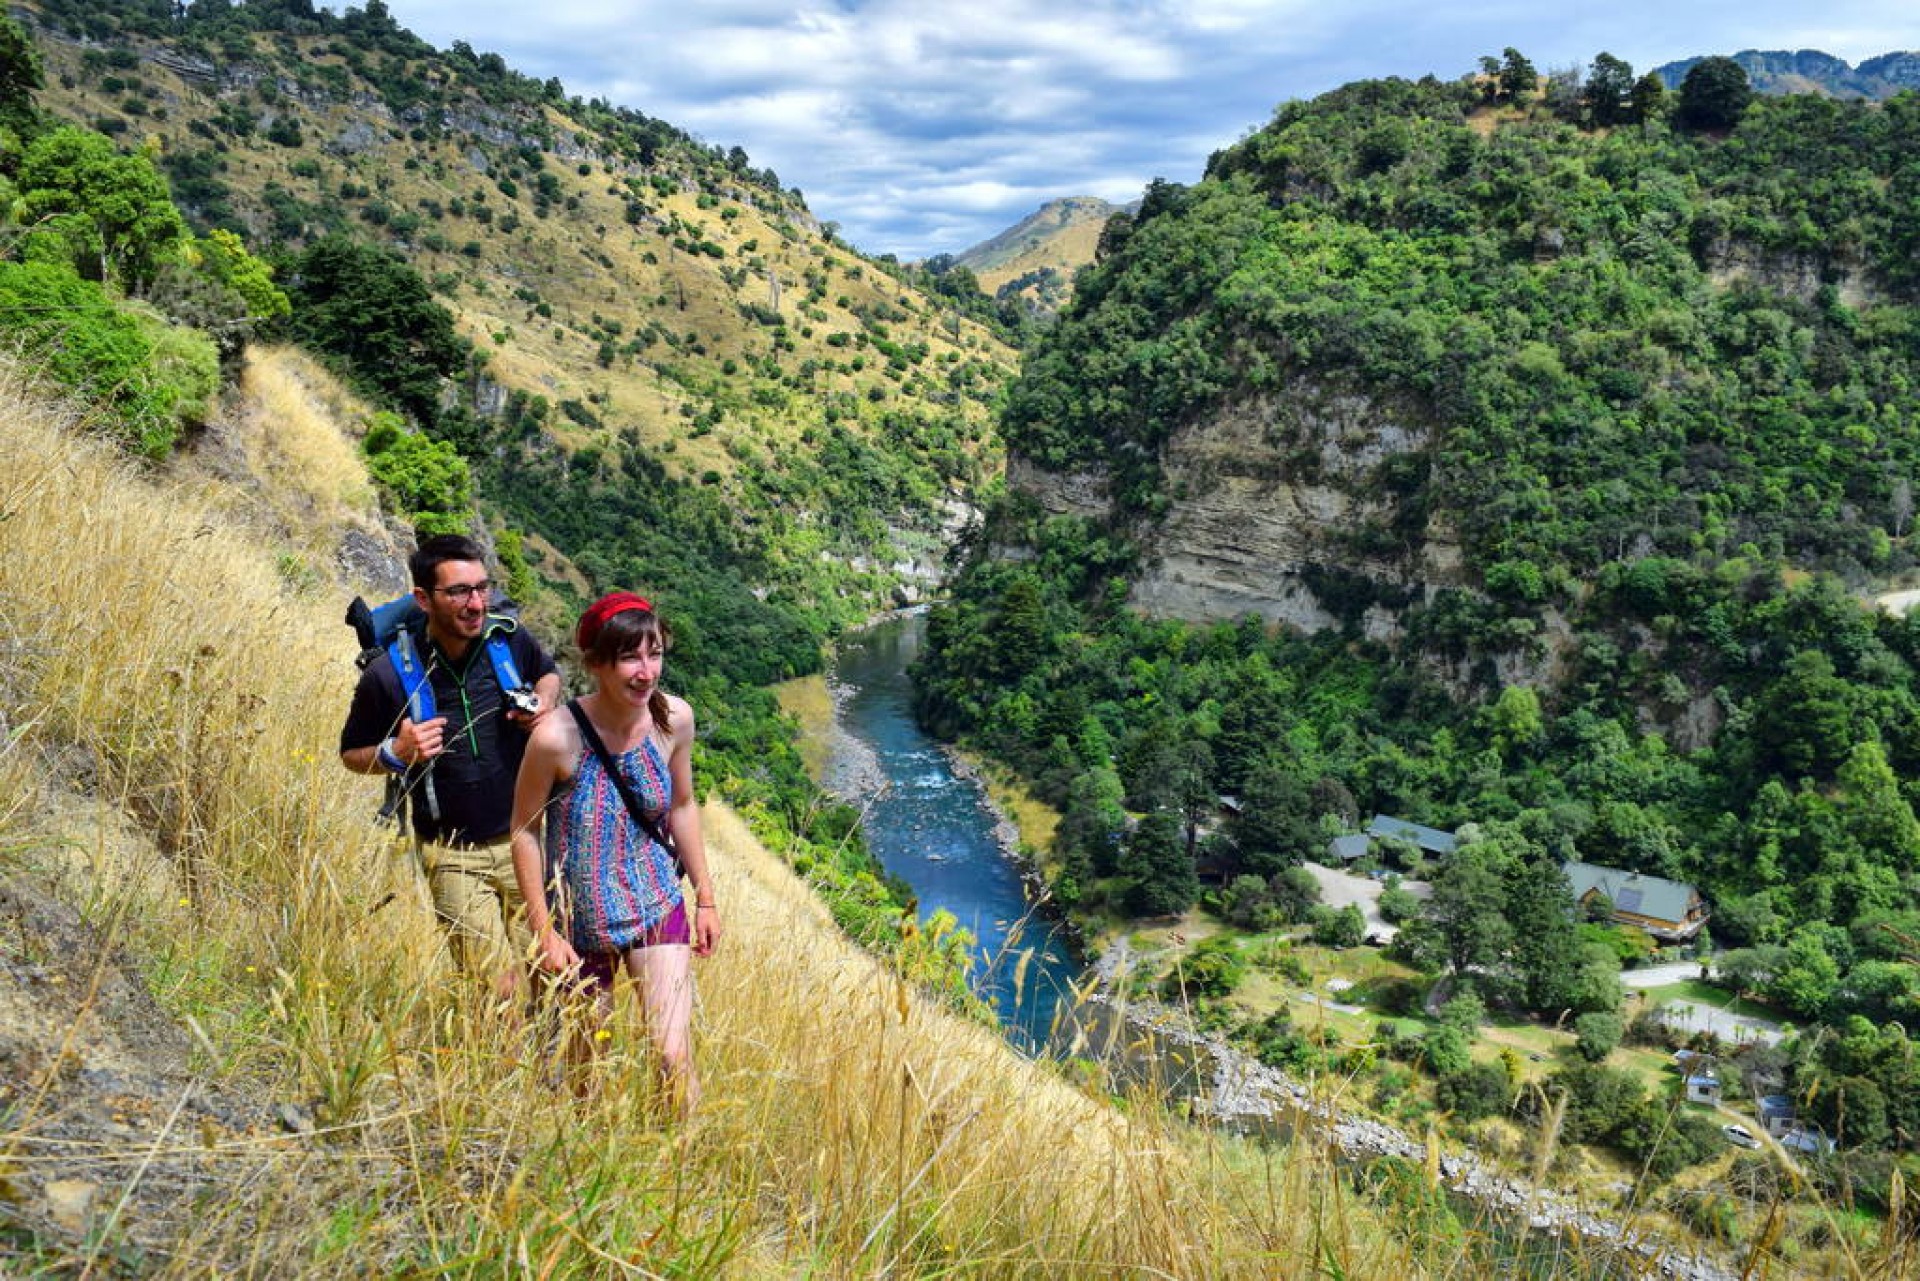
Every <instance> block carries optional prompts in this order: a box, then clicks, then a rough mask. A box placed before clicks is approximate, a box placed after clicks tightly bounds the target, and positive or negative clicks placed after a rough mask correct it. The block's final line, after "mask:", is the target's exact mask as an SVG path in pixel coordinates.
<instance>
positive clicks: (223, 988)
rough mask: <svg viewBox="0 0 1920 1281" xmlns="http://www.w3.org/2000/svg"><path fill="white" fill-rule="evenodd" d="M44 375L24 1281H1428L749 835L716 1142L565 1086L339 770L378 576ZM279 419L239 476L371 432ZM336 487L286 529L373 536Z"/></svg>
mask: <svg viewBox="0 0 1920 1281" xmlns="http://www.w3.org/2000/svg"><path fill="white" fill-rule="evenodd" d="M289 372H290V371H289V370H288V369H287V368H286V367H285V366H281V367H280V368H279V369H277V370H276V369H275V368H271V367H269V368H261V369H258V370H256V371H255V372H254V374H253V376H252V381H253V384H254V385H255V386H256V387H264V388H273V389H275V391H276V394H279V395H292V396H296V397H297V396H299V395H301V394H303V393H301V392H300V391H299V390H298V389H297V388H290V387H288V386H286V385H285V384H286V382H287V375H288V373H289ZM291 372H292V373H295V374H297V373H298V371H297V369H295V370H292V371H291ZM22 383H23V379H22V377H21V371H20V370H19V368H18V367H17V366H16V365H14V364H13V363H11V362H8V361H4V360H0V511H4V512H5V513H6V517H7V528H8V530H9V531H10V532H9V535H8V538H9V542H8V554H7V555H6V556H5V557H4V558H0V618H4V619H5V620H6V623H5V629H4V633H0V638H3V639H4V643H5V644H6V646H7V647H8V652H9V655H10V661H9V662H8V663H7V664H6V665H5V667H4V670H3V671H0V727H4V729H3V731H0V919H4V920H5V921H6V922H7V928H6V929H5V930H4V931H0V1062H4V1063H5V1064H6V1065H7V1070H6V1071H5V1072H4V1073H0V1270H4V1271H6V1272H7V1273H8V1274H9V1275H12V1274H14V1273H15V1272H19V1273H25V1274H33V1273H40V1272H48V1273H66V1272H86V1271H89V1270H91V1271H93V1272H94V1273H95V1274H100V1273H108V1272H110V1273H111V1274H113V1275H203V1274H207V1273H210V1272H211V1273H220V1274H234V1273H245V1274H253V1275H266V1274H271V1275H275V1276H331V1275H338V1274H340V1272H342V1271H353V1272H368V1273H379V1274H393V1273H402V1272H417V1271H433V1270H448V1269H450V1270H457V1271H467V1270H476V1269H477V1270H481V1271H495V1270H497V1271H502V1272H510V1271H518V1270H524V1269H525V1268H526V1267H528V1266H529V1264H528V1262H527V1261H528V1260H530V1259H532V1260H540V1261H542V1264H541V1265H542V1266H546V1267H549V1268H555V1267H564V1268H570V1269H577V1270H581V1271H589V1272H598V1271H601V1270H602V1265H604V1268H605V1269H607V1270H620V1271H627V1270H632V1269H634V1268H644V1269H645V1270H647V1271H650V1272H656V1273H658V1272H670V1271H680V1272H685V1273H688V1274H698V1275H703V1276H715V1275H719V1276H765V1275H770V1274H788V1273H796V1272H817V1273H827V1274H833V1275H852V1274H865V1273H869V1272H885V1273H918V1272H922V1271H926V1270H932V1269H959V1270H962V1271H980V1272H984V1273H994V1272H1002V1271H1011V1272H1018V1273H1022V1274H1034V1275H1063V1276H1070V1275H1094V1274H1102V1273H1105V1272H1107V1271H1110V1270H1111V1269H1113V1268H1114V1267H1121V1268H1139V1269H1144V1270H1153V1271H1157V1272H1164V1273H1169V1274H1174V1275H1215V1276H1262V1275H1268V1274H1270V1271H1271V1268H1272V1266H1273V1259H1274V1258H1276V1257H1282V1258H1294V1257H1313V1258H1316V1259H1319V1258H1331V1259H1335V1260H1337V1261H1338V1263H1339V1266H1340V1267H1341V1268H1342V1270H1343V1271H1344V1272H1346V1274H1348V1275H1354V1276H1387V1275H1406V1274H1407V1271H1408V1268H1409V1262H1408V1257H1407V1251H1406V1249H1405V1248H1404V1247H1403V1246H1399V1245H1396V1244H1394V1243H1393V1242H1392V1240H1391V1239H1389V1238H1388V1237H1387V1236H1385V1235H1384V1234H1382V1233H1380V1232H1378V1231H1377V1229H1376V1228H1375V1227H1373V1226H1371V1225H1370V1224H1369V1222H1368V1212H1367V1211H1366V1209H1365V1207H1364V1206H1361V1205H1348V1204H1346V1203H1345V1197H1344V1194H1343V1193H1342V1192H1341V1191H1340V1189H1341V1183H1340V1180H1338V1179H1336V1178H1334V1177H1332V1175H1331V1173H1330V1171H1328V1170H1327V1169H1326V1168H1325V1167H1324V1166H1323V1165H1321V1164H1320V1163H1319V1162H1318V1160H1317V1159H1316V1158H1313V1157H1311V1156H1310V1155H1309V1154H1307V1153H1305V1152H1304V1151H1303V1153H1302V1154H1301V1156H1300V1157H1299V1158H1297V1159H1296V1160H1293V1161H1275V1159H1274V1158H1272V1157H1271V1156H1270V1155H1268V1154H1263V1153H1259V1152H1255V1151H1252V1150H1249V1149H1245V1148H1242V1147H1240V1146H1239V1145H1238V1144H1235V1143H1233V1142H1231V1141H1228V1140H1224V1139H1221V1138H1219V1137H1218V1136H1213V1137H1208V1138H1205V1139H1202V1138H1200V1137H1199V1136H1193V1135H1188V1134H1186V1133H1184V1132H1183V1131H1182V1130H1181V1129H1180V1128H1178V1127H1177V1126H1175V1125H1173V1124H1171V1123H1169V1122H1165V1121H1163V1120H1161V1119H1159V1118H1157V1116H1156V1114H1155V1112H1154V1110H1153V1109H1151V1108H1145V1107H1143V1108H1139V1109H1132V1110H1129V1111H1127V1112H1122V1111H1119V1110H1116V1109H1114V1108H1113V1107H1111V1106H1110V1105H1109V1104H1107V1103H1106V1102H1104V1101H1103V1100H1102V1099H1101V1098H1100V1097H1097V1096H1096V1095H1089V1094H1088V1093H1085V1092H1083V1091H1082V1090H1081V1089H1079V1088H1077V1087H1076V1086H1074V1085H1073V1084H1071V1083H1069V1082H1068V1081H1067V1080H1064V1079H1062V1077H1061V1076H1060V1075H1058V1074H1056V1073H1055V1072H1053V1071H1051V1070H1049V1069H1048V1068H1046V1067H1044V1066H1042V1065H1038V1064H1033V1063H1028V1062H1024V1061H1022V1060H1020V1059H1018V1058H1017V1057H1016V1056H1014V1055H1013V1054H1012V1053H1011V1052H1010V1050H1009V1049H1008V1048H1007V1047H1006V1045H1005V1044H1004V1043H1003V1042H1002V1041H1001V1040H1000V1039H999V1038H998V1037H997V1036H996V1035H995V1034H994V1033H993V1032H992V1031H991V1030H990V1029H987V1028H984V1027H981V1026H979V1025H978V1024H976V1023H972V1022H969V1021H966V1020H962V1019H958V1018H955V1017H953V1016H951V1015H948V1014H946V1013H944V1012H942V1011H941V1010H940V1009H939V1008H937V1007H936V1006H934V1005H933V1004H931V1003H928V1002H926V1001H925V1000H923V999H922V998H920V997H919V996H918V995H916V993H915V992H914V990H913V989H911V988H910V987H909V986H908V985H907V983H906V982H905V980H904V979H903V978H902V977H901V976H900V975H899V974H898V973H896V972H894V971H893V970H891V969H890V968H889V967H888V966H886V965H885V964H883V963H881V962H879V961H877V960H875V959H874V958H873V957H871V956H870V955H869V954H867V953H864V952H861V951H859V950H857V949H855V948H853V947H852V946H851V945H849V944H847V943H846V942H845V940H844V939H843V938H842V937H841V936H840V935H839V934H838V933H837V931H836V930H835V929H834V928H833V927H832V925H831V923H830V921H829V920H828V919H827V917H826V914H825V912H824V911H823V910H822V909H821V908H820V906H819V905H818V902H817V900H815V899H814V898H813V896H812V894H811V892H810V891H809V889H808V887H807V886H806V885H805V884H804V883H802V882H801V881H800V880H799V879H798V878H796V877H795V876H794V875H793V874H792V873H791V872H790V871H788V870H787V868H786V867H785V866H784V865H783V864H782V863H781V862H780V861H779V860H778V859H776V858H774V857H773V856H771V855H769V854H768V853H767V852H766V851H765V850H763V849H762V848H761V847H760V846H759V844H758V843H757V841H755V840H754V839H753V837H752V836H751V835H750V834H749V832H748V830H747V828H746V826H745V824H744V823H743V822H742V821H741V820H740V819H739V818H738V817H736V816H735V815H733V814H732V813H731V812H729V811H728V810H726V809H725V808H724V807H719V806H712V805H710V806H708V807H707V809H706V822H707V824H708V831H709V834H710V845H711V848H712V851H713V861H714V863H715V865H716V867H717V880H718V884H719V887H720V896H721V899H722V901H723V902H724V904H725V905H726V919H727V925H728V931H729V932H728V935H727V937H726V939H725V941H724V943H723V946H722V948H721V951H720V953H719V955H718V956H716V957H715V958H714V959H713V960H712V961H711V962H710V963H708V964H705V965H703V966H702V967H701V970H700V982H701V1003H700V1010H699V1015H698V1023H699V1033H700V1049H699V1054H700V1058H701V1063H702V1064H703V1068H704V1071H705V1079H706V1100H707V1101H706V1105H705V1107H704V1109H703V1116H702V1119H701V1121H700V1123H699V1125H698V1126H697V1128H694V1129H681V1128H676V1127H672V1126H666V1125H663V1124H662V1123H661V1122H660V1121H659V1120H658V1111H657V1108H656V1106H655V1105H656V1100H655V1099H654V1098H653V1087H652V1074H651V1071H650V1068H649V1066H648V1064H647V1063H646V1061H645V1056H644V1054H643V1053H640V1052H639V1051H637V1050H635V1049H633V1048H631V1047H632V1046H634V1045H636V1044H637V1043H638V1040H639V1038H638V1030H637V1029H636V1028H634V1027H632V1026H631V1025H628V1024H626V1023H624V1022H622V1023H620V1024H618V1025H617V1026H618V1028H619V1033H618V1038H617V1039H616V1041H615V1043H614V1046H613V1047H612V1048H611V1049H610V1051H609V1052H608V1054H607V1057H606V1058H605V1060H604V1063H603V1068H602V1070H600V1071H599V1072H598V1073H597V1075H596V1076H595V1077H594V1078H593V1079H592V1080H593V1084H592V1088H591V1089H584V1088H583V1089H582V1090H580V1091H579V1092H577V1093H576V1091H574V1090H570V1089H567V1088H563V1084H562V1078H561V1076H560V1075H559V1074H558V1072H557V1070H556V1069H555V1068H554V1066H553V1064H552V1063H551V1060H550V1057H549V1056H550V1053H551V1045H552V1041H551V1039H550V1035H551V1028H550V1027H549V1026H548V1025H547V1024H546V1023H545V1022H544V1021H535V1022H532V1023H530V1024H528V1025H525V1026H519V1025H517V1024H516V1022H515V1021H514V1020H512V1019H510V1018H502V1017H500V1016H499V1015H498V1014H497V1013H496V1012H490V1011H487V1010H483V1009H478V1008H473V1006H474V1005H476V1004H477V1003H472V1002H468V1001H467V1000H465V998H464V994H463V993H462V992H461V991H460V990H458V988H457V987H456V985H455V983H454V982H453V980H452V977H451V975H450V974H449V973H448V972H447V969H446V966H445V962H444V959H443V957H442V956H441V953H440V950H439V948H438V947H437V946H436V945H435V942H434V931H433V928H432V926H431V924H430V922H429V920H428V915H427V911H426V909H425V907H424V904H423V902H422V900H421V896H420V893H419V890H418V887H417V886H416V885H415V884H414V881H413V876H414V873H413V871H412V868H411V864H410V862H409V861H408V860H407V859H406V858H405V857H404V856H403V855H402V854H400V853H399V852H397V851H396V850H395V849H394V848H393V846H392V845H391V844H390V842H389V840H388V838H387V837H386V835H385V833H384V832H383V831H382V830H381V829H379V828H376V827H374V826H372V825H370V824H369V823H368V821H367V820H368V814H369V807H370V806H371V805H372V803H373V800H374V797H373V796H372V795H371V794H370V792H369V790H368V784H367V783H366V781H365V780H362V779H357V778H352V777H350V776H348V775H346V774H345V773H344V772H342V771H341V770H340V769H339V767H338V766H337V765H336V764H335V763H334V762H333V760H332V735H333V731H334V728H335V725H336V719H337V714H338V708H339V706H340V703H341V700H342V698H343V697H344V695H345V692H346V689H347V687H348V684H349V683H350V681H351V678H352V672H351V666H350V664H349V663H348V662H347V661H346V660H345V658H344V656H343V653H342V649H343V647H342V646H340V645H339V644H337V643H335V641H336V637H335V632H337V631H338V630H339V629H338V624H337V622H336V621H335V620H336V617H337V614H336V606H337V601H338V598H339V595H340V593H341V591H342V590H343V589H342V587H341V586H339V585H338V584H336V583H334V582H333V581H332V580H331V578H330V577H329V576H328V575H327V574H326V573H325V572H317V575H308V574H290V573H289V572H288V571H289V568H290V564H291V563H292V562H291V561H290V557H291V558H293V560H294V561H297V558H298V555H299V552H298V549H297V548H288V547H287V546H286V545H285V544H283V543H282V542H281V541H280V540H279V538H278V537H277V536H276V534H275V532H274V530H273V528H272V526H271V524H267V525H263V524H262V523H260V522H259V520H258V519H257V518H256V517H254V516H252V515H250V513H251V512H252V511H254V510H257V509H255V508H254V506H253V504H251V503H250V502H249V501H247V500H246V498H245V496H244V495H243V494H242V493H241V492H240V490H239V489H238V488H237V487H234V488H230V487H229V482H227V481H223V480H221V479H219V478H217V477H211V476H208V475H206V474H205V473H202V472H200V470H199V468H198V464H197V463H195V462H192V461H189V462H183V463H181V464H178V465H177V471H178V474H177V475H176V476H175V477H173V478H165V477H162V478H156V477H154V476H152V475H151V474H141V473H139V472H138V471H136V470H135V469H134V468H132V467H131V466H130V465H129V464H127V463H126V462H125V460H124V459H122V458H120V457H119V456H117V455H116V454H115V453H114V452H113V451H112V449H111V447H109V446H107V445H105V444H103V443H102V442H100V441H98V440H93V439H88V438H86V437H84V436H83V435H80V434H79V433H77V432H74V431H72V430H71V419H72V417H73V416H74V415H73V413H72V412H71V411H70V410H68V409H65V408H63V407H61V406H59V405H57V404H50V403H49V402H46V401H44V400H42V399H40V398H39V397H37V396H36V395H34V394H32V393H31V392H29V391H25V390H23V388H22ZM272 403H274V402H273V401H271V400H267V401H262V402H261V403H259V404H256V403H253V402H252V401H251V400H249V399H242V400H241V401H239V402H237V403H236V404H234V405H233V406H231V411H232V413H233V414H234V415H235V421H234V422H233V423H232V424H231V428H230V430H229V429H223V430H222V433H221V434H222V436H223V437H224V438H225V439H226V440H227V441H228V442H229V444H228V446H226V447H224V448H223V449H222V451H221V453H220V467H221V469H222V470H223V472H224V473H226V474H228V475H233V476H237V475H239V474H241V473H242V472H244V473H245V474H246V475H248V476H250V477H255V478H260V477H269V476H273V475H275V474H279V473H280V472H281V471H282V464H283V463H284V462H286V461H294V462H301V461H311V462H313V463H314V464H315V466H314V467H313V468H312V469H311V472H312V474H313V475H314V477H315V478H316V480H318V479H319V478H321V477H324V476H325V475H326V474H327V472H328V471H329V469H330V465H331V464H330V460H331V459H332V458H334V457H336V456H338V455H339V454H340V452H341V450H342V448H343V446H344V444H345V437H344V432H343V429H342V428H341V427H340V426H339V425H338V424H336V425H335V426H334V429H333V430H334V435H335V437H336V439H335V440H334V441H333V442H327V441H325V440H322V439H321V438H320V435H319V434H318V433H317V432H316V433H308V434H305V435H300V436H296V437H294V438H292V439H286V440H280V441H277V442H275V443H274V444H273V445H272V446H271V448H272V449H274V450H277V451H280V454H281V457H280V459H279V460H278V461H276V460H275V459H274V458H272V457H265V456H262V455H261V454H259V453H258V452H256V451H257V447H258V446H259V445H260V443H261V442H259V441H258V440H256V439H254V438H252V437H250V435H249V433H248V432H247V431H246V430H245V429H244V428H243V427H242V426H240V424H239V421H238V420H239V419H243V418H247V417H250V416H252V415H254V414H256V413H257V412H259V411H260V410H261V409H263V408H265V407H267V405H269V404H272ZM281 403H284V402H281ZM303 441H304V442H305V443H302V442H303ZM349 452H350V451H349ZM289 455H292V457H290V458H289ZM294 470H295V472H302V471H306V470H308V469H304V468H295V469H294ZM253 483H255V482H249V486H248V488H249V489H251V488H252V486H253ZM331 488H332V486H331V485H327V484H318V485H314V486H312V487H310V488H309V489H308V490H307V491H306V492H305V493H271V492H270V493H269V494H268V497H267V502H266V504H265V507H266V508H267V509H268V510H270V511H304V512H306V513H307V515H308V516H309V517H311V518H314V519H315V520H316V521H317V522H318V523H321V524H331V525H333V526H334V527H336V528H349V527H355V526H357V525H358V523H359V522H360V520H361V519H362V516H363V511H362V508H361V505H360V503H359V501H358V500H357V499H356V498H353V497H351V496H349V497H348V498H346V499H344V500H342V499H338V498H334V499H328V498H325V497H323V496H324V495H325V494H326V493H327V491H329V490H331ZM103 600H111V601H113V602H114V604H115V607H114V613H113V625H112V626H111V627H105V628H103V627H101V626H100V625H99V619H100V615H99V613H98V610H97V606H98V605H99V603H100V602H101V601H103ZM1243 1179H1247V1180H1250V1181H1249V1182H1244V1183H1243V1182H1242V1180H1243ZM1254 1188H1257V1189H1258V1194H1257V1195H1254V1194H1251V1193H1250V1192H1249V1191H1248V1190H1249V1189H1254Z"/></svg>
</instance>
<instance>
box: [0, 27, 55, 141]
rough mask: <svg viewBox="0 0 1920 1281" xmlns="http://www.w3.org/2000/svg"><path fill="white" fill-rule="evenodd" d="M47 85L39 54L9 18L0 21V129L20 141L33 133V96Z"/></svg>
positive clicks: (22, 31) (34, 114) (26, 36)
mask: <svg viewBox="0 0 1920 1281" xmlns="http://www.w3.org/2000/svg"><path fill="white" fill-rule="evenodd" d="M45 84H46V81H45V79H44V77H43V74H42V72H41V69H40V54H39V51H38V50H36V49H35V48H34V47H33V41H32V39H31V38H29V37H28V35H27V33H26V32H25V31H24V30H22V29H21V27H20V24H19V23H17V22H15V21H14V20H13V19H11V18H0V129H3V130H6V131H8V132H10V133H12V134H13V135H14V137H15V138H16V139H18V138H23V137H25V136H26V135H27V134H29V133H31V132H32V131H33V127H34V124H35V119H36V112H35V110H34V105H33V95H34V94H36V93H38V92H39V91H40V90H41V89H42V88H43V87H44V86H45Z"/></svg>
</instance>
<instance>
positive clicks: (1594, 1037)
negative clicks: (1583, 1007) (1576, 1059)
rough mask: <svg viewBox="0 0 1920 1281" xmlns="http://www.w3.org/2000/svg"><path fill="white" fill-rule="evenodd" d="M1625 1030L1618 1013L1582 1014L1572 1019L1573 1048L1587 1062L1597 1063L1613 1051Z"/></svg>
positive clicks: (1624, 1024)
mask: <svg viewBox="0 0 1920 1281" xmlns="http://www.w3.org/2000/svg"><path fill="white" fill-rule="evenodd" d="M1625 1031H1626V1023H1625V1022H1624V1021H1623V1020H1622V1019H1621V1017H1620V1016H1619V1015H1618V1014H1582V1015H1581V1016H1580V1017H1579V1018H1577V1019H1575V1020H1574V1021H1573V1034H1574V1048H1575V1049H1577V1050H1578V1051H1579V1052H1580V1057H1581V1058H1583V1059H1585V1060H1586V1061H1587V1062H1589V1063H1598V1062H1600V1060H1602V1059H1604V1058H1606V1057H1607V1055H1609V1054H1611V1053H1613V1047H1614V1046H1616V1045H1618V1044H1620V1037H1621V1036H1622V1034H1623V1033H1624V1032H1625Z"/></svg>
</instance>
